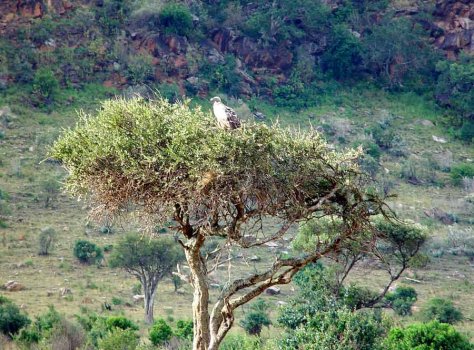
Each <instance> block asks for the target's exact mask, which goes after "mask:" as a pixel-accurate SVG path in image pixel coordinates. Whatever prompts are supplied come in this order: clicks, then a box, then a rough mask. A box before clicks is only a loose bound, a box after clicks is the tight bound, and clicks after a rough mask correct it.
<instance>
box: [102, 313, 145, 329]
mask: <svg viewBox="0 0 474 350" xmlns="http://www.w3.org/2000/svg"><path fill="white" fill-rule="evenodd" d="M106 324H107V327H108V328H109V329H110V330H113V329H114V328H120V329H123V330H126V329H131V330H134V331H138V326H137V325H136V324H135V323H134V322H132V321H131V320H129V319H128V318H126V317H124V316H111V317H109V318H107V321H106Z"/></svg>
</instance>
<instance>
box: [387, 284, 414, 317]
mask: <svg viewBox="0 0 474 350" xmlns="http://www.w3.org/2000/svg"><path fill="white" fill-rule="evenodd" d="M385 299H386V300H387V301H388V302H389V305H390V306H391V308H392V309H393V311H395V313H396V314H397V315H400V316H408V315H411V307H412V305H413V304H414V303H415V302H416V300H417V294H416V291H415V289H414V288H412V287H397V289H395V291H394V292H393V293H388V294H387V295H386V296H385Z"/></svg>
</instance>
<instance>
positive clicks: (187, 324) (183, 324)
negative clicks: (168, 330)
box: [174, 320, 193, 340]
mask: <svg viewBox="0 0 474 350" xmlns="http://www.w3.org/2000/svg"><path fill="white" fill-rule="evenodd" d="M174 334H175V335H176V336H177V337H178V338H181V339H187V340H192V339H193V321H192V320H188V321H185V320H178V322H176V329H175V331H174Z"/></svg>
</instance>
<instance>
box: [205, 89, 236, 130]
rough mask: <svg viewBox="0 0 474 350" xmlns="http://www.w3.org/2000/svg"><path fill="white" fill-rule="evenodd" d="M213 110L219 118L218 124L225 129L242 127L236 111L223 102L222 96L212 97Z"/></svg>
mask: <svg viewBox="0 0 474 350" xmlns="http://www.w3.org/2000/svg"><path fill="white" fill-rule="evenodd" d="M211 102H212V103H213V104H212V110H213V112H214V116H215V117H216V119H217V124H218V125H219V126H220V127H221V128H223V129H231V130H232V129H237V128H240V125H241V123H240V119H239V118H238V117H237V113H235V111H234V110H233V109H232V108H230V107H228V106H226V105H225V104H223V103H222V102H221V98H220V97H217V96H216V97H213V98H211Z"/></svg>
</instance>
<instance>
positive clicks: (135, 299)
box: [132, 294, 145, 304]
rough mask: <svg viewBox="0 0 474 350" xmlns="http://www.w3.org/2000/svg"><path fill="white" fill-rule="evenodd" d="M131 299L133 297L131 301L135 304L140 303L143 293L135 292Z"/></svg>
mask: <svg viewBox="0 0 474 350" xmlns="http://www.w3.org/2000/svg"><path fill="white" fill-rule="evenodd" d="M132 299H133V302H134V303H135V304H138V303H141V302H143V301H144V300H145V295H143V294H136V295H134V296H133V297H132Z"/></svg>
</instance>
